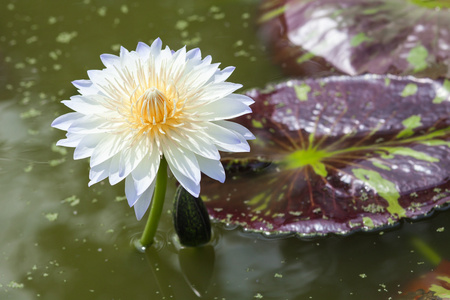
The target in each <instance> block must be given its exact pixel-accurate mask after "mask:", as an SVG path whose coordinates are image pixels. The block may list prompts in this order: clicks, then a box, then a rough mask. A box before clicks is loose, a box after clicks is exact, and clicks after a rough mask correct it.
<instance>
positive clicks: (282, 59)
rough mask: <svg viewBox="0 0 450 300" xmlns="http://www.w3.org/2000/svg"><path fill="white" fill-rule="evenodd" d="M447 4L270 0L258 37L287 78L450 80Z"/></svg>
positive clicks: (405, 0) (389, 0) (416, 0)
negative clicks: (368, 76)
mask: <svg viewBox="0 0 450 300" xmlns="http://www.w3.org/2000/svg"><path fill="white" fill-rule="evenodd" d="M449 3H450V2H448V1H439V0H437V1H436V0H434V1H433V0H431V1H427V0H409V1H408V0H377V1H374V0H357V1H355V0H342V1H335V0H315V1H311V0H275V1H274V0H269V1H265V2H263V5H262V13H261V17H260V24H261V26H262V36H264V37H265V38H266V39H267V40H268V41H267V42H268V44H269V45H270V46H271V47H272V48H273V49H272V50H273V52H274V60H275V61H276V62H277V63H279V64H281V66H282V67H283V69H284V70H285V71H286V72H287V73H289V74H291V75H323V74H330V73H343V74H348V75H357V74H364V73H375V74H387V73H391V74H397V75H415V76H420V77H431V78H438V77H441V76H442V77H450V51H449V49H450V8H449V7H450V4H449Z"/></svg>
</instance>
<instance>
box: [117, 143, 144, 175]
mask: <svg viewBox="0 0 450 300" xmlns="http://www.w3.org/2000/svg"><path fill="white" fill-rule="evenodd" d="M147 151H148V149H146V148H145V141H144V139H142V140H141V141H140V142H138V143H136V144H135V145H134V146H132V147H131V148H128V149H126V150H124V151H123V153H122V156H121V160H120V165H119V176H120V177H126V176H128V174H130V173H131V172H132V171H133V170H134V169H135V168H136V167H137V166H138V165H139V164H140V163H141V161H142V159H143V158H144V156H145V155H146V154H147Z"/></svg>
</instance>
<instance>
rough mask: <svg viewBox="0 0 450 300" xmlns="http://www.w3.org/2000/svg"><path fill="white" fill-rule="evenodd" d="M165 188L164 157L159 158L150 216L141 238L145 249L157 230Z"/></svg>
mask: <svg viewBox="0 0 450 300" xmlns="http://www.w3.org/2000/svg"><path fill="white" fill-rule="evenodd" d="M166 186H167V161H166V159H165V158H164V157H162V158H161V162H160V164H159V169H158V174H157V175H156V184H155V192H154V194H153V200H152V205H151V207H150V214H149V215H148V220H147V224H146V225H145V229H144V232H143V233H142V237H141V241H140V242H141V245H142V246H144V247H146V246H148V245H150V244H151V243H153V238H154V237H155V234H156V229H157V228H158V223H159V218H160V217H161V212H162V209H163V206H164V198H165V197H166Z"/></svg>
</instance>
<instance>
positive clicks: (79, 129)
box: [55, 116, 108, 134]
mask: <svg viewBox="0 0 450 300" xmlns="http://www.w3.org/2000/svg"><path fill="white" fill-rule="evenodd" d="M55 121H56V120H55ZM107 123H108V122H107V121H106V120H105V119H102V118H99V117H97V116H83V117H81V118H78V119H77V120H75V121H74V122H73V123H72V124H71V125H70V127H69V128H68V129H67V131H70V132H73V133H80V134H81V133H82V134H91V133H103V132H105V131H107V129H106V127H105V125H106V124H107Z"/></svg>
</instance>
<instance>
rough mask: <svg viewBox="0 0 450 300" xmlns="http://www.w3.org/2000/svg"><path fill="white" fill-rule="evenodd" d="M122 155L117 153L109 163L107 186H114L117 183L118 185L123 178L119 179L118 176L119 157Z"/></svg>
mask: <svg viewBox="0 0 450 300" xmlns="http://www.w3.org/2000/svg"><path fill="white" fill-rule="evenodd" d="M121 154H122V153H120V152H119V153H117V154H116V155H114V156H113V157H112V158H111V159H110V161H111V164H110V166H109V184H110V185H115V184H117V183H119V182H120V181H121V180H122V179H123V178H125V177H123V178H121V177H120V176H119V164H120V156H121Z"/></svg>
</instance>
